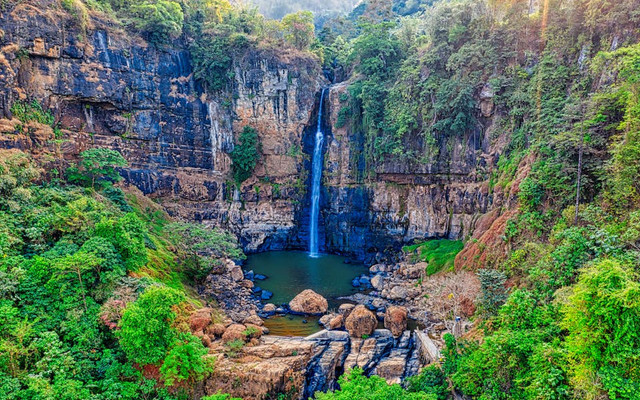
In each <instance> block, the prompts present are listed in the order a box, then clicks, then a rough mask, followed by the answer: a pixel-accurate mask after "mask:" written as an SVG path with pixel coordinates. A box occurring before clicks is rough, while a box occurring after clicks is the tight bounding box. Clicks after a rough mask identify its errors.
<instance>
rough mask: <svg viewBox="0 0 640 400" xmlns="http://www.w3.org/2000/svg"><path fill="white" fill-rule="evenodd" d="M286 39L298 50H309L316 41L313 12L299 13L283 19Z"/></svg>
mask: <svg viewBox="0 0 640 400" xmlns="http://www.w3.org/2000/svg"><path fill="white" fill-rule="evenodd" d="M282 29H283V31H284V38H285V40H287V41H288V42H289V43H291V44H292V45H293V47H295V48H296V49H298V50H308V49H309V46H310V45H311V43H312V42H313V41H314V40H315V32H314V30H315V27H314V25H313V13H312V12H311V11H298V12H297V13H294V14H288V15H285V16H284V17H283V18H282Z"/></svg>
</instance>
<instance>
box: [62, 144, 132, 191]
mask: <svg viewBox="0 0 640 400" xmlns="http://www.w3.org/2000/svg"><path fill="white" fill-rule="evenodd" d="M80 159H81V161H80V164H79V166H75V165H74V166H71V167H69V168H68V169H67V171H66V174H67V179H68V180H69V182H71V183H78V184H81V185H85V186H91V187H92V188H94V189H95V187H96V183H99V184H100V186H102V187H107V186H108V185H109V184H110V183H111V182H118V181H120V180H121V179H122V177H121V176H120V174H119V173H118V171H117V170H116V168H118V167H125V166H126V165H127V161H126V160H125V159H124V157H122V155H121V154H120V153H118V152H117V151H115V150H111V149H103V148H95V149H89V150H85V151H83V152H82V153H80Z"/></svg>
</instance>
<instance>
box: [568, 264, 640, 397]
mask: <svg viewBox="0 0 640 400" xmlns="http://www.w3.org/2000/svg"><path fill="white" fill-rule="evenodd" d="M562 312H563V319H562V326H563V327H564V328H565V329H567V330H568V332H569V336H568V337H567V339H566V347H567V351H568V358H569V360H570V366H569V370H570V371H571V380H572V383H573V384H574V385H575V386H576V388H577V389H578V390H579V391H580V392H582V393H583V394H584V397H585V398H593V397H594V396H598V395H599V394H600V393H602V392H603V391H604V392H606V393H607V394H608V395H609V397H610V398H612V399H616V398H632V396H633V395H632V394H633V393H636V394H637V393H638V390H640V373H639V372H638V365H640V283H638V275H637V272H636V271H634V269H633V266H631V265H629V264H627V263H623V262H620V261H618V260H613V259H605V260H602V261H599V262H597V263H594V264H593V265H591V266H589V267H587V268H585V269H584V270H583V271H582V273H581V274H580V278H579V280H578V283H577V284H576V285H575V287H574V288H573V290H572V294H571V295H570V296H569V298H568V299H567V300H566V302H565V303H564V305H563V308H562ZM594 383H595V384H594Z"/></svg>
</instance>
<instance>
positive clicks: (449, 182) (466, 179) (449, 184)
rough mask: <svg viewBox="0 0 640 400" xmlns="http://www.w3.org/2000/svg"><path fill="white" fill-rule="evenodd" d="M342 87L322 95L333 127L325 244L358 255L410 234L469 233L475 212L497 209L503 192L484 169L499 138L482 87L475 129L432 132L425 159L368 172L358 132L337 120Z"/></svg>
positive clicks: (493, 159)
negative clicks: (495, 188) (431, 144)
mask: <svg viewBox="0 0 640 400" xmlns="http://www.w3.org/2000/svg"><path fill="white" fill-rule="evenodd" d="M347 86H348V84H347V83H342V84H338V85H334V86H333V87H332V89H331V92H330V96H329V102H330V109H331V111H332V112H331V117H330V119H331V121H330V123H331V126H332V129H331V135H330V139H329V140H328V145H327V153H326V157H325V192H324V195H325V198H324V208H323V213H322V216H323V218H322V219H323V221H324V224H325V226H324V230H325V232H326V247H327V248H328V249H330V250H335V249H338V250H341V249H348V251H350V252H352V253H355V254H356V255H357V256H358V257H360V258H363V257H371V256H372V255H374V254H376V253H377V252H381V251H384V250H386V249H389V248H395V249H397V248H398V246H399V245H400V244H401V243H405V242H408V241H411V240H413V239H421V238H424V239H426V238H448V239H462V238H466V237H469V236H470V235H471V234H473V233H474V230H475V229H476V223H477V221H478V220H479V219H480V217H481V216H483V215H485V214H487V213H488V212H490V211H492V210H494V209H500V207H501V206H502V205H503V203H504V201H505V199H504V198H503V194H502V193H500V192H498V193H494V192H493V191H492V190H491V189H490V185H489V176H490V172H491V170H492V169H494V168H495V167H496V163H497V160H498V157H499V154H500V153H501V152H502V151H503V150H504V147H505V145H506V138H504V137H500V136H497V137H494V124H495V119H496V118H495V115H494V114H495V110H494V106H493V102H492V97H493V95H492V93H491V92H490V91H489V90H488V89H487V90H485V91H484V97H483V99H481V101H480V102H479V104H480V108H479V110H478V114H479V115H480V116H481V121H482V126H481V127H478V129H477V130H476V131H475V132H472V133H470V134H467V135H460V136H459V137H454V138H451V137H444V138H437V139H436V143H435V146H436V150H437V151H434V154H437V155H436V156H434V157H432V158H431V159H429V160H428V161H422V162H420V163H414V164H412V163H408V162H406V161H400V160H397V161H394V160H393V159H390V160H389V161H387V162H385V163H383V164H380V165H377V166H376V167H375V170H374V171H373V173H372V174H367V172H366V171H364V167H363V165H364V160H363V157H364V156H363V154H362V145H361V143H362V142H363V141H364V138H362V137H361V136H362V134H361V133H359V132H357V131H354V130H353V129H352V128H351V127H350V126H349V124H339V123H338V110H340V109H341V108H342V107H344V104H343V103H344V98H346V97H348V96H347V95H346V92H347ZM341 99H342V100H341ZM340 125H344V126H342V127H340V128H338V126H340ZM410 146H412V147H413V148H407V149H406V150H407V151H411V150H417V151H423V149H421V148H420V147H421V143H419V141H416V142H415V144H414V143H412V144H411V145H410ZM506 200H507V201H508V200H509V199H506ZM499 214H500V213H499V212H498V213H497V214H496V215H499ZM494 217H495V215H494Z"/></svg>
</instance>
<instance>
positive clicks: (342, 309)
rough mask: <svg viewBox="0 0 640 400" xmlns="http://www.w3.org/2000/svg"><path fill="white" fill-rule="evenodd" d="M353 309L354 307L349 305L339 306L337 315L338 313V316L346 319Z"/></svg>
mask: <svg viewBox="0 0 640 400" xmlns="http://www.w3.org/2000/svg"><path fill="white" fill-rule="evenodd" d="M355 307H356V306H355V305H353V304H350V303H344V304H340V307H338V313H340V315H342V316H343V317H345V318H347V317H348V316H349V314H351V311H353V309H354V308H355Z"/></svg>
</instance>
